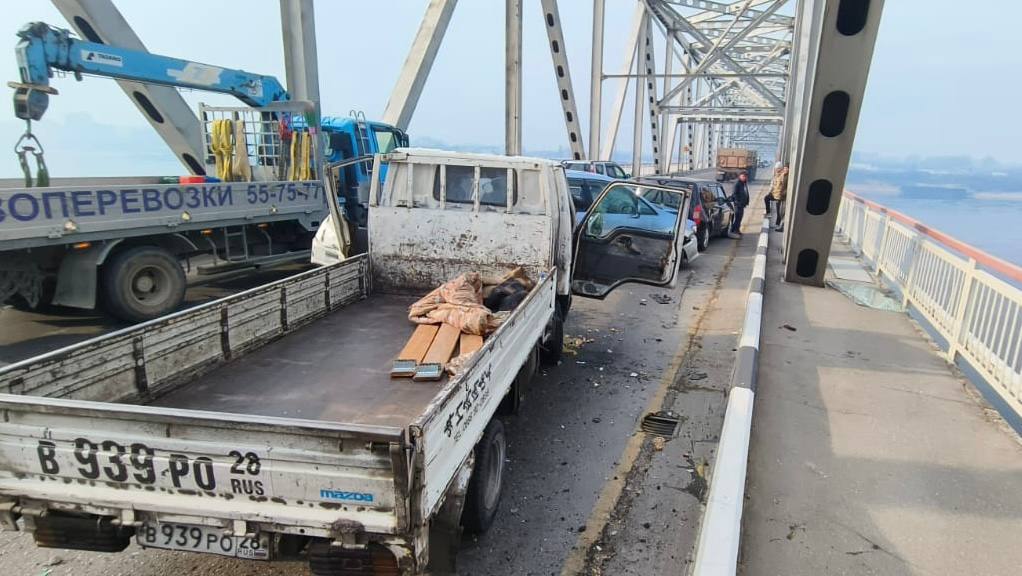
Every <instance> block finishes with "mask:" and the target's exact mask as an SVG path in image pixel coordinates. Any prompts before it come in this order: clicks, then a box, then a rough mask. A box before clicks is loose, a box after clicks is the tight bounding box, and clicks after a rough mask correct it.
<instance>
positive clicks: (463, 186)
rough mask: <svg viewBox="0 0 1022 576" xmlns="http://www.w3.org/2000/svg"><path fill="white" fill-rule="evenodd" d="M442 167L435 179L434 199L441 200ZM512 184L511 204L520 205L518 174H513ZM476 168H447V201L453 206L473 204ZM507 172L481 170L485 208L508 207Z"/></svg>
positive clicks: (480, 200) (481, 189)
mask: <svg viewBox="0 0 1022 576" xmlns="http://www.w3.org/2000/svg"><path fill="white" fill-rule="evenodd" d="M439 170H440V167H439V166H437V171H438V173H437V175H436V178H434V179H433V199H434V200H437V201H439V200H440V175H439ZM512 174H513V175H514V178H513V179H512V182H511V191H512V192H511V203H512V205H514V204H517V203H518V173H517V172H513V173H512ZM474 179H475V168H474V167H472V166H456V165H450V166H447V197H446V201H447V202H451V203H453V204H472V203H473V201H472V182H473V180H474ZM507 188H508V183H507V170H506V169H504V168H480V169H479V204H481V205H483V206H501V207H503V206H507Z"/></svg>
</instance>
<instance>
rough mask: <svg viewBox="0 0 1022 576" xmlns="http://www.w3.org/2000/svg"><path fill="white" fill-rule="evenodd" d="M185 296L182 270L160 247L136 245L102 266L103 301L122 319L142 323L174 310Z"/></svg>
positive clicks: (175, 259) (172, 257)
mask: <svg viewBox="0 0 1022 576" xmlns="http://www.w3.org/2000/svg"><path fill="white" fill-rule="evenodd" d="M184 296H185V273H184V270H182V269H181V265H180V264H179V263H178V261H177V258H175V257H174V255H173V254H171V253H170V252H167V251H166V250H164V249H163V248H158V247H156V246H138V247H136V248H131V249H128V250H125V251H123V252H119V253H117V254H115V255H114V256H113V258H111V259H110V261H108V262H107V263H106V265H104V266H103V300H104V304H105V306H106V309H107V311H108V312H109V313H110V314H111V315H112V316H115V317H117V318H120V319H121V320H127V321H128V322H143V321H145V320H151V319H153V318H157V317H160V316H163V315H164V314H168V313H170V312H173V311H174V309H175V308H177V307H178V305H180V304H181V301H182V300H183V299H184Z"/></svg>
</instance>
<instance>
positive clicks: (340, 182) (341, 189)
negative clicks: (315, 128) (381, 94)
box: [320, 114, 408, 227]
mask: <svg viewBox="0 0 1022 576" xmlns="http://www.w3.org/2000/svg"><path fill="white" fill-rule="evenodd" d="M320 125H321V126H322V130H323V133H324V134H325V138H324V140H325V143H326V146H325V147H324V151H323V156H324V158H325V159H326V162H327V163H328V164H337V163H340V164H343V165H342V166H340V167H339V168H338V169H337V170H336V172H335V174H334V178H335V192H336V193H337V196H338V201H339V202H341V205H342V207H343V209H344V212H345V216H346V217H347V218H348V219H349V220H350V221H351V222H352V223H354V224H356V225H357V226H360V227H364V226H365V225H366V222H367V214H368V212H367V208H368V202H369V184H370V175H371V172H372V162H371V161H369V159H366V161H363V162H345V160H354V159H356V158H361V157H369V156H372V155H374V154H389V153H390V152H392V151H394V149H395V148H399V147H408V134H406V133H405V132H404V131H403V130H401V129H400V128H397V127H394V126H391V125H389V124H384V123H383V122H374V121H369V120H366V119H365V117H364V116H362V115H361V114H352V116H349V117H340V116H327V117H325V118H323V120H322V122H321V123H320ZM386 171H387V168H386V166H385V165H384V166H382V167H381V168H380V174H379V176H380V178H384V177H386V175H387V172H386Z"/></svg>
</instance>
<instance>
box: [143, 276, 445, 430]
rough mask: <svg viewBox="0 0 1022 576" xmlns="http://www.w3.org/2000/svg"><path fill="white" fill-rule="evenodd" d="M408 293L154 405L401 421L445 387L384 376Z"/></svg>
mask: <svg viewBox="0 0 1022 576" xmlns="http://www.w3.org/2000/svg"><path fill="white" fill-rule="evenodd" d="M414 301H415V298H414V297H410V296H397V295H389V294H374V295H372V296H370V297H369V298H368V299H366V300H362V301H360V302H355V303H353V304H350V305H348V306H346V307H344V308H342V309H340V310H337V311H335V312H334V313H332V314H328V315H327V316H325V317H323V318H320V319H319V320H317V321H315V322H313V323H311V324H309V325H308V326H306V327H305V328H304V329H302V330H301V334H300V335H299V334H289V335H287V336H285V337H283V338H281V339H279V340H277V341H275V342H272V343H270V344H268V345H266V346H263V347H262V348H260V349H258V350H255V351H253V352H251V353H250V354H247V355H246V356H245V357H244V358H243V359H240V360H239V361H237V362H230V363H228V364H225V365H223V366H221V367H219V368H217V369H216V370H213V371H211V372H208V373H206V374H203V375H201V376H199V377H198V378H196V379H195V380H193V381H192V382H189V383H187V384H184V385H182V386H180V387H178V388H176V389H174V390H172V391H171V392H169V393H168V394H166V395H165V396H162V397H161V398H159V399H158V400H157V401H156V402H154V403H153V405H156V406H167V407H173V408H190V409H195V410H212V411H216V412H231V413H236V414H249V415H260V416H277V417H289V418H301V419H310V420H324V421H331V422H343V423H346V424H369V425H377V426H394V427H399V428H400V427H406V426H408V425H409V424H410V423H411V422H412V421H413V420H415V418H417V417H418V416H420V415H421V414H422V413H423V412H425V410H426V407H427V406H428V405H429V403H430V401H432V400H433V398H434V397H435V396H436V394H437V392H438V391H439V390H440V388H441V387H442V386H443V384H444V382H445V381H446V378H445V379H444V380H441V381H438V382H413V381H412V380H411V379H410V378H390V368H391V363H392V361H393V360H394V358H395V357H396V356H397V355H398V352H400V351H401V347H402V346H403V345H404V343H405V341H406V340H407V339H408V337H409V336H411V334H412V331H413V330H414V329H415V325H414V324H412V323H411V322H409V320H408V305H409V304H411V303H412V302H414Z"/></svg>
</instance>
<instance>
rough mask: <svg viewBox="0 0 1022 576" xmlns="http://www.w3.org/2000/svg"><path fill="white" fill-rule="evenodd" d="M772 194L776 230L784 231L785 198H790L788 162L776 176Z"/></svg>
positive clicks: (771, 190)
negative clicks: (775, 211) (775, 213)
mask: <svg viewBox="0 0 1022 576" xmlns="http://www.w3.org/2000/svg"><path fill="white" fill-rule="evenodd" d="M770 196H771V197H772V198H773V199H774V206H775V209H776V210H777V215H776V216H775V218H774V230H776V231H778V232H783V231H784V209H785V200H786V199H787V198H788V164H787V163H785V165H784V167H783V168H781V170H780V172H779V173H778V174H777V177H776V178H774V183H773V186H771V187H770Z"/></svg>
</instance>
